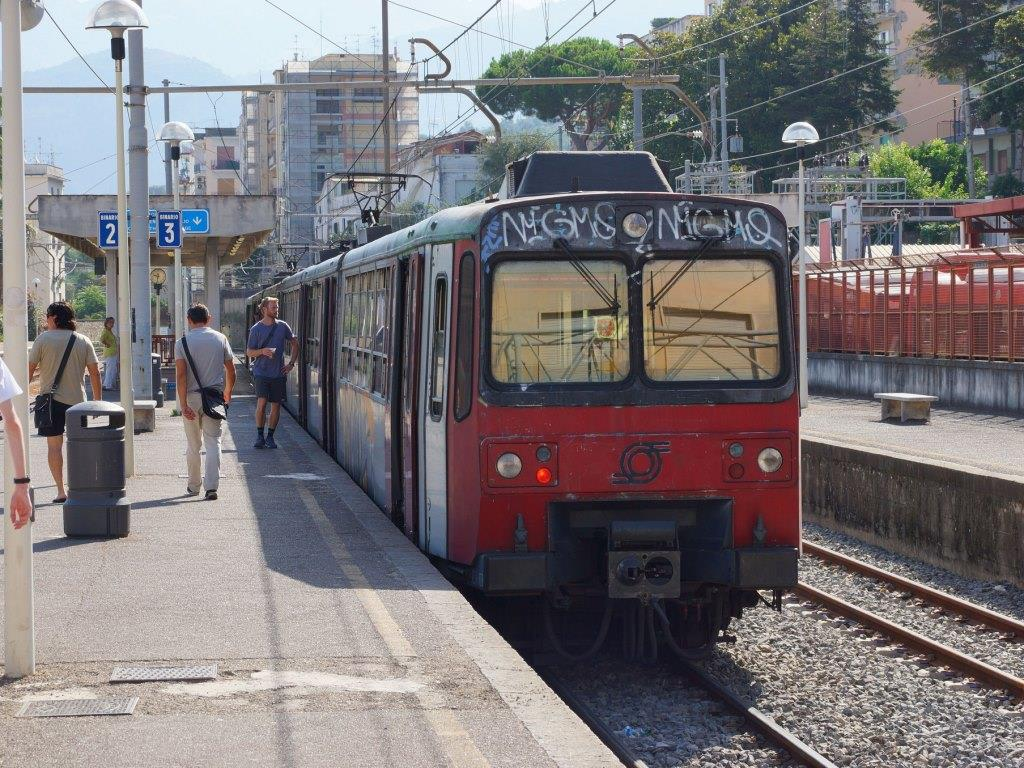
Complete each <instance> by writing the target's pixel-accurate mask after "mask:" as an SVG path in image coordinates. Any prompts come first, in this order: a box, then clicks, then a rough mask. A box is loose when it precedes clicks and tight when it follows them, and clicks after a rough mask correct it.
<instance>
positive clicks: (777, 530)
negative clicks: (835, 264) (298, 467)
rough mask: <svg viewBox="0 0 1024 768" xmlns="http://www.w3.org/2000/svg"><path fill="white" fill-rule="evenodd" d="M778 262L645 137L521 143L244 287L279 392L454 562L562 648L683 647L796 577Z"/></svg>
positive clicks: (463, 578) (785, 315)
mask: <svg viewBox="0 0 1024 768" xmlns="http://www.w3.org/2000/svg"><path fill="white" fill-rule="evenodd" d="M792 257H793V253H792V250H791V247H790V245H789V238H788V236H787V230H786V225H785V221H784V219H783V217H782V216H781V214H780V213H779V212H778V211H777V210H775V209H773V208H771V207H768V206H764V205H760V204H754V203H750V202H747V201H743V200H737V199H729V198H723V197H707V196H695V195H687V194H679V193H676V192H674V191H673V190H672V187H671V185H670V184H669V182H668V180H667V168H666V167H665V166H664V164H663V163H661V162H660V161H658V160H657V159H656V158H654V156H652V155H650V154H648V153H644V152H601V153H589V152H573V153H559V152H536V153H534V154H532V155H530V156H529V157H526V158H523V159H521V160H518V161H516V162H514V163H512V164H510V165H509V167H508V172H507V175H506V179H505V181H504V183H503V185H502V188H501V190H500V192H499V193H497V194H495V195H492V196H490V197H488V198H486V199H484V200H481V201H479V202H475V203H472V204H468V205H461V206H456V207H451V208H447V209H444V210H440V211H438V212H437V213H435V214H433V215H432V216H430V217H429V218H426V219H425V220H423V221H421V222H420V223H417V224H415V225H414V226H410V227H407V228H405V229H401V230H398V231H394V232H391V233H389V234H386V235H384V236H382V237H379V238H377V239H374V240H372V241H370V242H367V243H365V244H363V245H359V246H358V247H355V248H353V249H352V250H350V251H348V252H346V253H344V254H342V255H339V256H336V257H334V258H332V259H330V260H328V261H324V262H323V263H320V264H316V265H314V266H311V267H309V268H307V269H304V270H302V271H300V272H298V273H296V274H293V275H290V276H288V277H286V278H284V279H282V280H280V282H277V283H276V284H274V285H270V286H268V287H266V288H265V289H264V290H261V291H260V292H258V293H256V294H255V295H253V296H251V297H250V298H249V299H248V306H249V312H250V319H251V321H252V322H256V321H257V320H258V319H259V303H260V301H261V300H262V299H263V298H264V297H268V296H273V297H276V298H278V300H279V302H280V308H281V314H280V316H281V318H282V319H284V320H286V321H287V322H289V323H290V324H291V325H292V327H293V330H294V331H295V333H296V335H297V336H298V338H299V344H300V364H299V365H297V366H296V367H295V368H294V369H293V370H292V371H291V373H290V380H289V387H288V392H289V394H288V400H287V402H286V408H287V409H288V410H289V411H290V412H291V414H292V415H293V416H294V417H295V418H296V420H297V421H298V422H299V423H300V424H301V425H302V426H303V428H304V429H305V430H307V431H308V432H309V434H310V435H311V436H312V437H313V438H314V439H315V440H316V441H317V442H318V443H319V444H320V446H321V447H322V448H323V450H324V451H326V452H327V453H328V454H329V455H330V456H332V457H333V458H334V459H335V460H336V461H337V462H338V463H339V464H340V465H341V466H342V467H343V468H344V469H345V470H346V471H347V472H348V474H350V475H351V477H352V478H353V479H354V480H355V481H356V482H357V483H358V484H359V486H360V487H361V488H362V489H363V490H364V491H365V492H366V493H367V494H368V495H369V496H370V497H371V498H372V499H373V501H374V502H375V503H376V504H377V505H378V506H379V507H380V509H381V510H382V512H383V513H384V514H387V515H389V516H390V517H391V519H392V520H393V521H394V523H395V524H396V525H397V526H399V527H400V528H401V529H402V530H403V531H404V533H405V535H406V536H408V537H409V538H410V539H411V540H412V541H413V542H415V543H416V544H417V546H418V547H419V548H420V549H421V550H422V551H423V552H425V553H426V554H427V555H428V556H429V557H431V558H432V559H433V560H434V561H435V562H436V563H437V564H438V566H439V567H440V568H442V569H443V571H444V572H445V573H446V574H447V575H448V576H449V577H450V578H451V579H452V580H454V581H456V582H457V583H459V584H460V585H462V586H464V588H466V589H467V590H470V591H472V592H474V593H476V594H477V595H479V596H483V598H484V599H487V598H495V599H497V598H500V597H502V596H518V597H523V598H528V599H530V600H533V601H535V602H536V604H537V606H538V610H542V611H543V612H544V617H543V619H544V620H543V626H544V628H545V630H546V636H547V637H548V638H549V640H550V642H551V644H552V645H553V647H554V648H555V649H556V650H557V651H558V652H559V653H562V654H563V655H567V656H572V655H573V653H574V652H576V651H577V650H578V651H579V655H581V656H582V655H584V654H589V653H593V652H594V651H595V649H597V648H598V647H600V645H601V643H602V642H603V641H604V639H605V637H606V636H607V635H608V633H609V626H610V625H612V624H614V625H615V626H616V628H617V629H616V630H615V631H616V632H619V629H618V628H621V634H622V635H623V637H624V638H625V640H624V648H627V647H628V648H630V649H631V651H630V652H631V653H634V654H638V653H642V652H643V649H645V648H648V647H651V646H654V645H655V643H667V644H668V645H670V646H671V647H672V649H673V650H674V651H675V652H676V653H679V654H681V655H686V656H688V657H699V656H701V655H706V654H707V653H709V652H710V651H711V649H713V647H714V646H715V644H716V643H717V642H721V641H730V640H733V639H734V638H733V637H731V636H730V635H729V634H728V631H727V630H728V627H729V625H730V623H731V622H732V620H733V619H737V618H739V617H741V616H742V614H743V611H744V610H747V609H751V608H754V607H755V606H758V605H759V604H760V605H764V606H767V607H769V608H773V609H775V610H781V607H782V596H783V593H784V592H785V591H786V590H789V589H792V588H794V587H795V586H796V583H797V560H798V552H799V547H800V462H799V455H800V453H799V425H798V419H799V403H798V388H797V373H798V366H797V365H796V362H795V351H794V329H793V321H792V318H793V301H792V283H791V280H790V276H791V263H792V261H791V260H792ZM616 617H618V619H619V621H614V622H613V618H616ZM577 619H578V621H576V620H577ZM591 619H592V620H593V621H594V622H596V623H595V625H594V626H595V629H594V630H593V632H594V634H593V638H591V635H590V634H589V630H588V632H586V633H583V635H584V642H583V643H582V648H581V649H580V648H579V646H580V641H579V636H577V635H573V637H572V638H570V637H569V635H570V634H572V633H571V632H570V629H571V628H572V627H573V626H574V622H575V623H576V624H580V623H582V624H583V625H584V626H589V625H587V624H586V622H587V621H589V620H591ZM656 628H657V629H656ZM656 636H657V639H655V637H656ZM570 639H571V642H570ZM573 644H575V646H576V650H574V649H573V648H571V647H570V645H573Z"/></svg>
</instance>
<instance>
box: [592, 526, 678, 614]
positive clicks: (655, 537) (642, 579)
mask: <svg viewBox="0 0 1024 768" xmlns="http://www.w3.org/2000/svg"><path fill="white" fill-rule="evenodd" d="M679 594H680V584H679V549H678V545H677V542H676V524H675V523H674V522H672V521H668V520H630V521H620V520H615V521H612V523H611V525H610V526H609V529H608V596H609V597H612V598H640V599H642V600H643V601H644V602H645V603H646V602H647V601H649V600H650V598H652V597H679Z"/></svg>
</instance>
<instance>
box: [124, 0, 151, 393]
mask: <svg viewBox="0 0 1024 768" xmlns="http://www.w3.org/2000/svg"><path fill="white" fill-rule="evenodd" d="M140 5H141V3H140ZM125 38H126V39H127V41H128V188H129V190H130V200H129V207H130V209H131V211H132V220H133V226H132V233H131V306H132V318H131V321H132V330H133V332H132V384H133V386H134V390H135V398H136V399H137V400H152V399H153V359H152V358H151V357H150V355H151V354H152V352H153V322H152V314H153V310H152V309H150V305H151V299H150V296H151V293H152V288H151V286H150V281H149V263H150V262H149V148H148V144H149V136H148V133H147V131H146V97H145V95H144V94H143V87H144V85H145V82H146V81H145V77H144V73H143V55H142V30H141V29H137V30H133V31H131V32H128V33H127V34H126V35H125Z"/></svg>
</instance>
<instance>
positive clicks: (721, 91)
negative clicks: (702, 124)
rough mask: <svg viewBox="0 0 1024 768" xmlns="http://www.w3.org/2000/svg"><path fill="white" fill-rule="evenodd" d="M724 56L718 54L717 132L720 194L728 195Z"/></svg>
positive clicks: (727, 141) (727, 134) (727, 133)
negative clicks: (720, 163) (720, 143)
mask: <svg viewBox="0 0 1024 768" xmlns="http://www.w3.org/2000/svg"><path fill="white" fill-rule="evenodd" d="M725 84H726V83H725V54H724V53H720V54H718V97H719V101H720V103H719V112H720V113H721V114H720V115H719V117H720V119H721V121H722V128H721V130H720V131H719V133H720V135H721V141H722V151H721V158H722V194H723V195H726V194H728V193H729V126H728V121H727V120H726V118H725V116H726V114H727V113H726V111H725Z"/></svg>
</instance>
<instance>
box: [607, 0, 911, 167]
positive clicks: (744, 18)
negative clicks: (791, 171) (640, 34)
mask: <svg viewBox="0 0 1024 768" xmlns="http://www.w3.org/2000/svg"><path fill="white" fill-rule="evenodd" d="M780 14H785V15H782V16H780ZM765 19H771V21H769V22H767V23H765ZM873 30H874V22H873V20H872V17H871V13H870V8H869V6H868V2H867V0H849V2H848V3H846V4H845V5H844V8H843V9H842V10H839V9H837V8H836V6H835V4H832V3H815V4H812V5H810V6H808V7H806V8H802V9H801V8H799V5H798V4H797V2H796V0H724V2H723V3H722V5H721V6H720V9H719V10H718V11H716V12H715V14H714V15H712V16H711V17H709V18H707V19H704V20H702V21H701V22H700V23H698V24H694V25H693V26H692V27H690V29H689V30H688V31H687V32H686V34H685V35H668V34H662V35H658V36H656V38H655V40H654V46H655V49H656V51H657V52H658V54H659V56H660V57H662V58H660V59H659V61H660V64H661V66H660V71H661V72H663V73H677V74H678V75H679V76H680V82H679V86H680V88H682V90H683V91H685V92H686V93H688V94H690V96H691V97H692V98H694V99H695V101H697V103H698V104H699V105H700V106H701V108H702V109H703V110H704V111H705V112H709V107H710V104H709V89H710V88H711V87H712V86H714V85H717V81H718V66H717V58H718V54H719V53H724V54H725V55H726V68H727V75H728V82H729V85H728V108H729V111H730V112H731V113H736V112H738V111H739V110H743V111H742V112H740V113H739V114H737V118H738V120H739V132H740V134H741V135H742V136H743V138H744V140H745V142H744V143H745V146H744V155H760V154H763V153H769V154H766V155H765V156H764V157H760V158H752V159H750V160H748V161H745V162H746V165H747V166H748V167H750V168H753V169H756V168H768V167H773V166H776V165H778V164H779V162H780V159H781V158H780V156H779V155H778V154H774V152H775V151H776V150H778V149H780V148H781V140H780V139H781V136H782V132H783V130H785V127H786V126H787V125H788V124H789V123H791V122H793V121H795V120H808V121H810V122H811V123H813V124H814V125H815V127H816V128H817V129H818V132H819V133H820V134H821V135H822V136H828V135H832V134H839V133H846V132H850V133H848V135H846V136H844V137H843V138H842V139H841V140H838V141H835V142H833V143H832V144H830V145H826V144H822V145H819V147H816V149H817V150H818V151H822V152H834V151H839V150H841V149H842V148H844V147H845V146H848V145H850V144H856V143H858V142H859V141H860V140H861V139H862V138H863V135H862V134H861V132H859V131H856V129H858V128H859V127H860V126H862V125H864V124H867V123H875V122H879V125H877V126H876V127H875V128H874V130H875V131H877V132H881V131H884V130H887V129H890V128H891V127H892V126H890V125H889V124H888V123H887V118H888V116H889V115H890V114H891V113H892V112H893V110H894V109H895V105H896V94H895V92H894V91H893V88H892V72H891V68H890V67H888V66H887V65H886V60H885V59H884V58H883V51H882V50H881V48H880V46H879V43H878V41H877V40H876V38H875V35H874V31H873ZM723 38H724V39H723ZM880 59H881V60H880ZM877 60H880V61H878V63H877V64H870V63H869V62H872V61H877ZM862 65H867V66H862ZM858 67H860V68H859V69H857V68H858ZM851 69H855V70H856V71H854V72H852V73H850V74H843V73H844V72H847V71H848V70H851ZM833 77H834V78H836V79H835V80H833V81H832V82H831V83H829V84H828V85H824V86H821V87H815V88H810V89H808V90H806V91H800V92H796V91H798V90H799V89H800V88H802V87H804V86H807V85H810V84H812V83H816V82H819V81H822V80H826V79H828V78H833ZM764 102H769V103H764ZM755 105H757V106H755ZM627 111H628V110H627V109H625V108H624V109H623V115H622V116H621V117H620V121H619V124H620V127H621V130H620V134H622V136H621V138H620V146H624V145H626V143H627V142H628V141H629V135H628V133H629V131H628V130H627V128H628V129H630V130H631V128H632V125H631V122H630V120H629V117H628V115H626V114H625V113H626V112H627ZM644 122H645V129H644V133H645V134H646V135H647V136H655V137H656V136H660V135H661V134H669V135H666V136H664V137H662V138H656V139H653V140H651V141H650V142H649V144H648V145H645V146H648V148H650V149H651V151H653V152H655V153H656V154H658V155H659V156H660V157H662V158H663V159H666V160H669V161H670V162H671V163H672V164H673V165H674V166H675V165H681V164H682V161H683V160H684V159H687V158H689V159H695V160H698V161H699V160H701V159H702V156H703V154H704V153H705V152H706V149H707V148H706V147H705V146H699V145H698V144H697V142H695V141H694V140H692V139H688V138H685V137H683V136H680V135H678V133H679V132H685V131H687V130H688V129H691V128H694V127H696V125H695V123H696V120H694V119H693V116H692V115H691V114H689V113H686V112H685V111H683V110H682V105H681V104H680V103H679V101H678V99H677V98H676V97H675V96H673V95H671V94H670V93H666V92H659V91H652V92H649V93H645V95H644ZM732 130H733V129H732V128H730V131H732ZM855 131H856V132H855ZM716 154H717V148H716ZM783 172H788V171H783ZM774 173H775V174H776V175H777V174H778V173H779V171H778V170H775V171H774ZM766 180H768V179H766Z"/></svg>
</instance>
